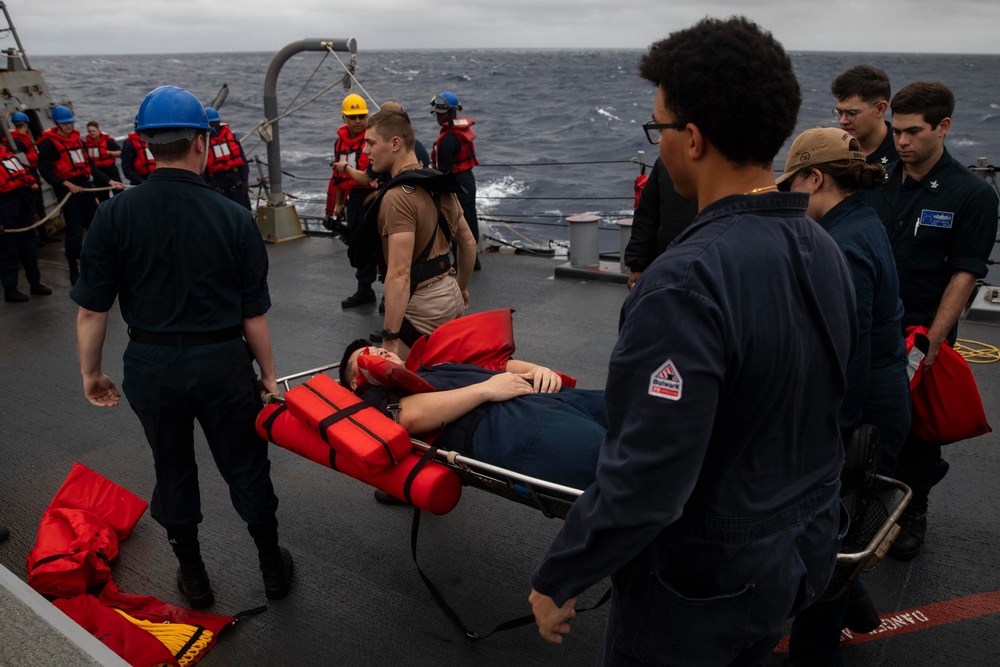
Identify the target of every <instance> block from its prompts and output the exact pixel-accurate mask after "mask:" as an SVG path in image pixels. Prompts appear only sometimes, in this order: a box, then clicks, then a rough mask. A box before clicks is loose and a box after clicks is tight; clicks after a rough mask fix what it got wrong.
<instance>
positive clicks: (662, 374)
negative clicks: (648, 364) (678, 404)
mask: <svg viewBox="0 0 1000 667" xmlns="http://www.w3.org/2000/svg"><path fill="white" fill-rule="evenodd" d="M683 390H684V380H682V379H681V374H680V373H678V372H677V367H676V366H674V362H673V361H671V360H670V359H667V361H666V362H665V363H664V364H663V365H662V366H660V367H659V368H658V369H656V371H655V372H654V373H653V374H652V375H650V376H649V395H650V396H655V397H657V398H665V399H667V400H668V401H679V400H681V394H682V393H683Z"/></svg>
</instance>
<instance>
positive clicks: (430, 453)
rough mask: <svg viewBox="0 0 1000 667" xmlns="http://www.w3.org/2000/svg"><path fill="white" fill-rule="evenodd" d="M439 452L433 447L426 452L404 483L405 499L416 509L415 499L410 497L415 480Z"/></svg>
mask: <svg viewBox="0 0 1000 667" xmlns="http://www.w3.org/2000/svg"><path fill="white" fill-rule="evenodd" d="M437 451H438V448H437V447H431V448H430V449H428V450H427V451H426V452H424V455H423V456H421V457H420V460H419V461H417V465H415V466H413V470H411V471H410V474H409V475H407V476H406V481H405V482H403V499H404V500H406V502H408V503H410V504H411V505H413V506H414V507H416V503H414V502H413V498H411V497H410V489H412V488H413V480H415V479H416V478H417V473H419V472H420V471H421V470H423V469H424V466H425V465H427V462H428V461H430V460H431V459H433V458H434V455H435V454H436V453H437Z"/></svg>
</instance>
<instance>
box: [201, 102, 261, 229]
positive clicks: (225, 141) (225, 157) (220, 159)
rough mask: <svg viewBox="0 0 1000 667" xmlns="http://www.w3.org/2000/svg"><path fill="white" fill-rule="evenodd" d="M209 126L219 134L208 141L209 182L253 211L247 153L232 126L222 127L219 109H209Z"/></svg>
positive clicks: (207, 109)
mask: <svg viewBox="0 0 1000 667" xmlns="http://www.w3.org/2000/svg"><path fill="white" fill-rule="evenodd" d="M205 116H206V117H207V118H208V124H209V125H211V126H212V129H213V130H215V132H216V134H213V135H212V138H211V139H209V142H208V144H209V145H208V163H207V164H206V165H205V173H204V177H205V181H206V182H207V183H208V185H209V186H210V187H211V188H212V189H213V190H215V191H216V192H218V193H219V194H220V195H222V196H223V197H225V198H227V199H231V200H233V201H234V202H236V203H237V204H239V205H240V206H242V207H243V208H245V209H247V210H248V211H249V210H250V164H249V161H248V160H247V158H246V153H244V152H243V145H242V144H241V143H240V140H239V139H237V138H236V135H234V134H233V131H232V130H231V129H230V128H229V125H223V124H222V118H221V117H220V116H219V112H218V110H217V109H215V108H213V107H205Z"/></svg>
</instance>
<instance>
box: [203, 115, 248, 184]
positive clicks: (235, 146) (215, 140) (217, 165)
mask: <svg viewBox="0 0 1000 667" xmlns="http://www.w3.org/2000/svg"><path fill="white" fill-rule="evenodd" d="M208 145H209V151H208V163H207V165H206V167H205V168H206V169H207V171H208V173H209V174H217V173H219V172H220V171H229V170H231V169H240V168H242V167H243V166H244V165H246V162H245V161H244V160H243V151H242V150H241V149H240V143H239V142H238V141H237V140H236V137H234V136H233V131H232V130H230V129H229V126H228V125H220V126H219V136H217V137H212V138H211V139H209V141H208Z"/></svg>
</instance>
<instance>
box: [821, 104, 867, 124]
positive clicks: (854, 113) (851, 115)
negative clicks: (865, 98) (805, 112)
mask: <svg viewBox="0 0 1000 667" xmlns="http://www.w3.org/2000/svg"><path fill="white" fill-rule="evenodd" d="M873 106H875V105H874V104H869V105H868V106H866V107H865V108H864V109H841V108H839V107H837V108H833V109H830V113H832V114H833V119H834V120H840V117H841V116H843V117H844V118H846V119H847V120H854V119H855V118H857V117H858V114H859V113H861V112H862V111H864V110H865V109H871V108H872V107H873Z"/></svg>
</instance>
